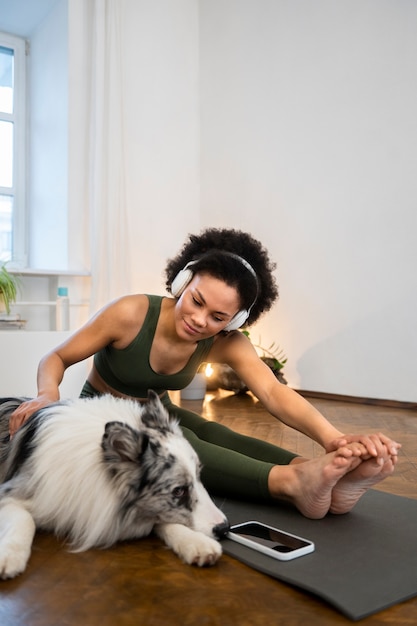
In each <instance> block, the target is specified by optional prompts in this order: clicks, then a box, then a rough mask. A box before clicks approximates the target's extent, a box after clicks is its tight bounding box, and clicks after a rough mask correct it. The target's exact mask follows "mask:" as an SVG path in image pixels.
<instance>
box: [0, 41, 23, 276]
mask: <svg viewBox="0 0 417 626" xmlns="http://www.w3.org/2000/svg"><path fill="white" fill-rule="evenodd" d="M0 45H1V46H3V47H5V48H10V49H12V50H13V53H14V76H13V79H14V80H13V112H12V113H11V114H9V113H3V112H2V111H0V120H4V121H8V122H10V121H11V122H13V124H14V133H13V186H12V187H11V188H10V187H0V194H1V195H8V196H10V195H11V196H13V220H12V258H11V259H10V262H9V265H10V266H11V267H17V268H23V267H26V266H27V259H28V254H27V245H26V241H27V233H26V225H27V202H26V197H27V190H26V182H27V180H26V170H27V136H28V129H27V125H28V118H27V95H26V93H27V78H26V59H27V55H28V51H29V47H28V46H29V44H28V42H27V41H26V40H25V39H24V38H23V37H19V36H17V35H12V34H10V33H5V32H1V31H0Z"/></svg>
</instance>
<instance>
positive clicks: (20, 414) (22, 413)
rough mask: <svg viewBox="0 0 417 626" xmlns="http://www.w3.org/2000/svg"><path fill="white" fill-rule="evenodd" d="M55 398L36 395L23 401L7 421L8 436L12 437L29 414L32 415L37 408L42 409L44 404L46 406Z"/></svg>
mask: <svg viewBox="0 0 417 626" xmlns="http://www.w3.org/2000/svg"><path fill="white" fill-rule="evenodd" d="M54 401H55V400H53V399H51V398H49V397H47V396H38V397H37V398H34V399H33V400H28V401H27V402H23V403H22V404H21V405H20V406H19V407H18V408H17V409H16V410H15V411H13V413H12V414H11V416H10V422H9V432H10V438H11V437H13V436H14V435H15V434H16V432H17V431H18V430H19V428H20V427H21V426H23V424H24V423H25V422H27V420H28V419H29V417H30V416H31V415H33V414H34V413H35V412H36V411H38V410H39V409H42V408H43V407H44V406H48V404H51V403H52V402H54Z"/></svg>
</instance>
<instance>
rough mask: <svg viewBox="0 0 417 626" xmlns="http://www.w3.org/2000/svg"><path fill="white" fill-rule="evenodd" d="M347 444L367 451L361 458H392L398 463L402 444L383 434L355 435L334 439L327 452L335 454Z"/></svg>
mask: <svg viewBox="0 0 417 626" xmlns="http://www.w3.org/2000/svg"><path fill="white" fill-rule="evenodd" d="M347 444H358V445H359V446H362V447H363V448H364V449H365V452H362V454H360V456H361V457H362V458H363V459H366V458H371V457H374V458H381V459H386V458H387V457H391V460H392V461H393V462H394V463H396V462H397V456H398V451H399V449H400V448H401V444H400V443H397V442H396V441H393V440H392V439H390V438H389V437H387V436H386V435H383V434H382V433H373V434H370V435H366V434H364V435H355V434H347V435H342V436H341V437H338V438H337V439H333V441H330V442H329V443H328V444H327V445H326V446H325V450H326V452H333V451H334V450H337V449H338V448H341V447H343V446H345V445H347Z"/></svg>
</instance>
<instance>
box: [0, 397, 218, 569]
mask: <svg viewBox="0 0 417 626" xmlns="http://www.w3.org/2000/svg"><path fill="white" fill-rule="evenodd" d="M23 400H24V399H23V398H3V399H0V483H1V484H0V577H1V578H12V577H14V576H17V575H18V574H20V573H21V572H23V571H24V569H25V568H26V565H27V562H28V560H29V557H30V553H31V546H32V541H33V537H34V534H35V530H36V528H39V529H44V530H48V531H51V532H54V533H55V534H56V535H57V536H63V537H65V538H67V539H68V541H69V542H70V544H71V548H72V549H73V550H74V551H79V552H81V551H84V550H88V549H89V548H92V547H98V546H101V547H106V546H110V545H112V544H114V543H115V542H117V541H119V540H125V539H134V538H139V537H144V536H146V535H149V534H150V533H151V531H152V530H155V532H156V533H157V534H158V536H159V537H161V538H162V539H163V541H164V542H165V543H166V544H167V545H168V546H169V547H170V548H172V550H173V551H174V552H175V553H176V554H177V555H178V556H179V557H180V558H181V559H183V560H184V561H185V562H186V563H189V564H195V565H200V566H203V565H212V564H214V563H215V562H216V561H217V560H218V558H219V557H220V555H221V552H222V550H221V546H220V543H219V542H218V541H216V540H215V537H218V538H220V537H221V536H222V535H223V534H224V533H225V532H226V531H227V520H226V518H225V516H224V515H223V513H222V512H221V511H220V510H219V509H218V508H217V507H216V506H215V504H214V503H213V501H212V500H211V499H210V497H209V495H208V493H207V491H206V490H205V488H204V487H203V485H202V483H201V481H200V478H199V470H200V463H199V460H198V458H197V455H196V453H195V452H194V450H193V448H192V447H191V445H190V444H189V443H188V442H187V440H186V439H185V438H184V436H183V435H182V432H181V429H180V427H179V425H178V424H177V422H176V421H175V420H173V419H171V418H170V417H169V415H168V413H167V411H166V410H165V409H164V407H163V406H162V404H161V402H160V400H159V398H158V396H157V395H156V394H155V393H154V392H150V394H149V400H148V402H146V403H145V404H143V405H139V404H138V403H137V402H134V401H133V400H132V401H131V400H122V399H118V398H113V397H111V396H102V397H99V398H92V399H82V400H75V401H73V402H72V401H71V402H58V403H56V404H53V405H50V406H48V407H46V408H44V409H41V410H39V411H38V412H37V413H35V414H34V415H33V416H32V417H31V418H30V420H29V421H28V422H27V423H26V424H25V425H24V426H23V427H22V428H21V429H20V430H19V431H18V432H17V433H16V435H15V436H14V437H13V439H12V440H11V441H10V440H9V436H8V423H9V417H10V414H11V413H12V412H13V411H14V410H15V409H16V408H17V407H18V406H19V405H20V404H21V402H23Z"/></svg>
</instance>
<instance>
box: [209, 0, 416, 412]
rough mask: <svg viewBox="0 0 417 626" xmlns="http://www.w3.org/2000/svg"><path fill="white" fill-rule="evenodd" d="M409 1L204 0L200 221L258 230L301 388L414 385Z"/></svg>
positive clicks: (387, 389) (274, 327) (385, 392)
mask: <svg viewBox="0 0 417 626" xmlns="http://www.w3.org/2000/svg"><path fill="white" fill-rule="evenodd" d="M416 59H417V4H416V3H410V2H408V1H406V0H396V1H395V2H394V1H393V0H353V1H352V0H349V1H347V0H346V1H345V0H343V1H339V2H334V1H332V0H315V2H311V0H296V1H293V0H291V1H290V0H256V1H255V0H201V2H200V60H201V61H200V80H201V91H200V99H201V146H202V147H201V154H202V161H201V210H202V220H203V225H207V226H208V225H226V226H235V227H238V228H242V229H247V230H249V231H251V232H252V233H253V234H254V235H256V236H258V237H259V238H260V239H262V240H263V241H264V242H265V244H266V245H267V247H268V248H269V249H270V251H271V253H272V256H273V258H274V259H275V260H276V261H277V263H278V271H277V277H278V282H279V284H280V294H281V297H280V301H279V303H278V305H277V306H276V307H275V308H274V310H273V312H272V313H270V314H268V316H267V317H266V318H265V320H264V321H263V322H261V323H260V324H259V325H258V327H257V328H255V329H254V330H253V331H252V334H253V336H254V338H256V339H257V338H258V336H259V334H260V335H261V337H262V339H263V341H264V343H266V344H268V343H270V342H272V341H273V340H274V341H277V342H279V343H280V344H281V346H282V347H283V348H284V349H285V351H286V353H287V355H288V365H287V366H286V368H285V372H286V376H287V378H288V380H289V382H290V384H291V385H293V386H294V387H297V388H302V389H308V390H315V391H322V392H328V393H338V394H348V395H353V396H365V397H375V398H386V399H394V400H403V401H416V399H417V392H416V386H415V376H414V364H415V355H416V352H417V327H416V324H415V315H416V311H417V275H416V246H415V233H416V232H417V211H416V197H417V177H416V175H415V172H416V166H417V121H416V120H417V117H416V115H415V111H416V110H417V82H416V77H417V61H416Z"/></svg>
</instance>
